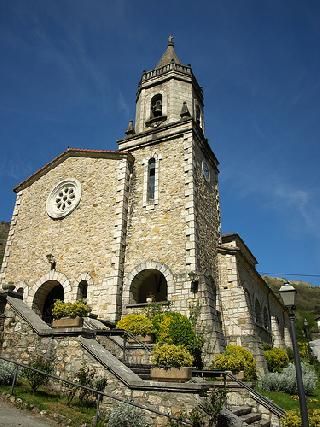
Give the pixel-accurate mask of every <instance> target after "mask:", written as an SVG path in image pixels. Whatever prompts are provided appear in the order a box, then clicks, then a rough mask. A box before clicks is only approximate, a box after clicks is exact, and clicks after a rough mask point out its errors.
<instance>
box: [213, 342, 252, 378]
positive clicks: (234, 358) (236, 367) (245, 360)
mask: <svg viewBox="0 0 320 427" xmlns="http://www.w3.org/2000/svg"><path fill="white" fill-rule="evenodd" d="M211 368H213V369H222V370H223V369H224V370H228V371H232V372H235V373H237V372H240V371H244V379H245V380H247V381H249V380H254V379H256V377H257V376H256V362H255V360H254V357H253V355H252V353H251V352H250V351H249V350H247V349H245V348H243V347H241V346H238V345H232V344H229V345H227V347H226V350H225V352H224V353H223V354H218V355H216V356H215V357H214V359H213V361H212V364H211Z"/></svg>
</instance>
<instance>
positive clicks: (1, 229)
mask: <svg viewBox="0 0 320 427" xmlns="http://www.w3.org/2000/svg"><path fill="white" fill-rule="evenodd" d="M9 227H10V224H9V223H8V222H2V221H1V222H0V266H1V263H2V258H3V254H4V250H5V247H6V241H7V237H8V233H9Z"/></svg>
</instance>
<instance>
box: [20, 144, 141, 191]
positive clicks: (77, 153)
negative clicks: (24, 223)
mask: <svg viewBox="0 0 320 427" xmlns="http://www.w3.org/2000/svg"><path fill="white" fill-rule="evenodd" d="M68 157H91V158H102V159H114V160H118V159H123V158H127V159H128V161H129V162H130V163H133V161H134V157H133V156H132V154H130V153H127V152H125V151H121V152H120V151H110V150H87V149H83V148H68V149H67V150H66V151H64V152H63V153H61V154H59V156H57V157H55V158H54V159H52V160H51V161H50V162H48V163H47V164H45V165H44V166H42V168H40V169H39V170H37V171H36V172H35V173H34V174H32V175H31V176H29V177H28V178H27V179H25V180H24V181H22V182H21V183H20V184H18V185H17V186H16V187H15V188H14V189H13V191H14V192H15V193H18V192H19V191H22V190H23V189H25V188H27V187H29V185H31V184H33V183H34V182H35V181H37V180H38V179H39V178H40V177H42V176H43V175H45V174H46V173H47V172H48V171H50V170H51V169H53V168H55V167H56V166H57V165H58V164H60V163H62V162H63V161H64V160H66V159H67V158H68Z"/></svg>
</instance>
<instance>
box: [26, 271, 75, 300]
mask: <svg viewBox="0 0 320 427" xmlns="http://www.w3.org/2000/svg"><path fill="white" fill-rule="evenodd" d="M49 280H55V281H57V282H59V283H60V285H61V286H63V288H64V294H65V301H68V300H70V299H71V295H72V294H71V285H70V280H69V279H68V278H67V276H65V275H64V274H62V273H59V272H58V271H56V270H51V271H50V272H49V273H47V274H45V275H44V276H42V277H41V278H40V279H39V280H37V282H36V283H35V284H34V285H33V286H32V287H29V291H28V295H26V303H27V304H28V305H30V306H32V305H33V303H34V297H35V295H36V293H37V291H38V290H39V289H40V288H41V286H42V285H43V284H44V283H46V282H47V281H49Z"/></svg>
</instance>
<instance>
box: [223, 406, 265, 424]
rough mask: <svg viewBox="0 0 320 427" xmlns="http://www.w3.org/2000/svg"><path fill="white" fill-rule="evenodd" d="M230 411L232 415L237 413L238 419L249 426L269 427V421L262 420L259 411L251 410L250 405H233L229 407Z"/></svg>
mask: <svg viewBox="0 0 320 427" xmlns="http://www.w3.org/2000/svg"><path fill="white" fill-rule="evenodd" d="M230 410H231V412H232V413H233V414H234V415H237V417H238V418H239V421H240V422H242V423H243V425H251V426H257V427H258V426H260V427H270V426H271V423H270V421H268V420H262V417H261V414H260V413H259V412H253V410H252V407H251V406H234V407H232V408H230Z"/></svg>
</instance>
